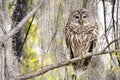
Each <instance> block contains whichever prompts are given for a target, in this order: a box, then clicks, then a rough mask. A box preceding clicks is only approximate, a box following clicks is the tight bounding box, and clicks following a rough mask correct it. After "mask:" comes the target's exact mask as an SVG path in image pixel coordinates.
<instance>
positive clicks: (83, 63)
mask: <svg viewBox="0 0 120 80" xmlns="http://www.w3.org/2000/svg"><path fill="white" fill-rule="evenodd" d="M90 61H91V57H88V58H86V59H83V60H80V61H77V62H75V63H73V64H72V65H73V67H74V72H75V74H81V73H83V72H84V71H85V70H86V69H87V68H88V65H89V63H90Z"/></svg>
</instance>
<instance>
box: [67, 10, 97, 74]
mask: <svg viewBox="0 0 120 80" xmlns="http://www.w3.org/2000/svg"><path fill="white" fill-rule="evenodd" d="M97 36H98V26H97V23H96V20H95V17H94V15H93V13H92V12H91V11H89V10H87V9H79V10H76V11H73V12H72V13H71V15H70V17H69V19H68V22H67V25H66V28H65V38H66V44H67V47H68V48H69V49H70V58H71V59H72V58H75V57H79V56H84V55H85V54H88V53H92V51H93V49H94V47H95V43H96V40H97ZM90 60H91V57H89V58H86V59H83V60H80V61H77V62H75V63H73V64H72V65H73V67H74V69H75V72H79V70H80V71H81V70H82V71H83V70H85V69H86V68H87V66H88V65H89V62H90Z"/></svg>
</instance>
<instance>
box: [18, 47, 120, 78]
mask: <svg viewBox="0 0 120 80" xmlns="http://www.w3.org/2000/svg"><path fill="white" fill-rule="evenodd" d="M115 52H120V49H115V50H108V51H104V49H103V50H101V51H99V52H97V53H93V54H87V55H86V56H85V57H83V58H80V57H77V58H74V59H71V60H69V61H66V62H61V63H57V64H51V65H49V66H46V67H43V68H41V70H40V71H39V72H38V73H28V74H24V75H20V76H18V77H16V79H29V78H33V77H36V76H39V75H42V74H44V73H46V72H48V71H50V70H53V69H56V68H59V67H63V66H65V65H69V64H70V63H74V62H76V61H78V60H81V59H85V58H88V57H91V56H97V55H102V54H107V53H109V54H111V53H115Z"/></svg>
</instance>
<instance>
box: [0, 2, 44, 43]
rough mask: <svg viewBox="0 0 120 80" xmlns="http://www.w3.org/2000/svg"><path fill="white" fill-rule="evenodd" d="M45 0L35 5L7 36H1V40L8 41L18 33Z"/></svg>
mask: <svg viewBox="0 0 120 80" xmlns="http://www.w3.org/2000/svg"><path fill="white" fill-rule="evenodd" d="M44 1H45V0H42V1H40V2H39V3H38V5H37V6H36V7H34V8H33V9H32V11H31V12H29V14H27V15H26V17H25V18H23V19H22V21H21V22H20V23H19V24H18V25H17V26H16V27H15V28H14V29H12V30H11V31H10V32H9V33H7V34H6V35H5V36H1V39H0V42H3V43H4V42H6V41H7V40H8V39H10V38H11V37H12V36H13V35H14V34H15V33H17V32H18V31H19V30H20V29H21V28H22V26H23V25H24V24H25V23H26V22H27V21H28V20H29V18H31V17H32V16H33V15H34V14H35V13H36V12H37V11H38V9H39V8H40V7H41V6H42V4H43V3H44Z"/></svg>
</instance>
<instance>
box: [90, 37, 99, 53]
mask: <svg viewBox="0 0 120 80" xmlns="http://www.w3.org/2000/svg"><path fill="white" fill-rule="evenodd" d="M96 41H97V40H96V39H95V40H93V41H91V42H90V47H89V50H88V52H93V49H94V48H95V46H96Z"/></svg>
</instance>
